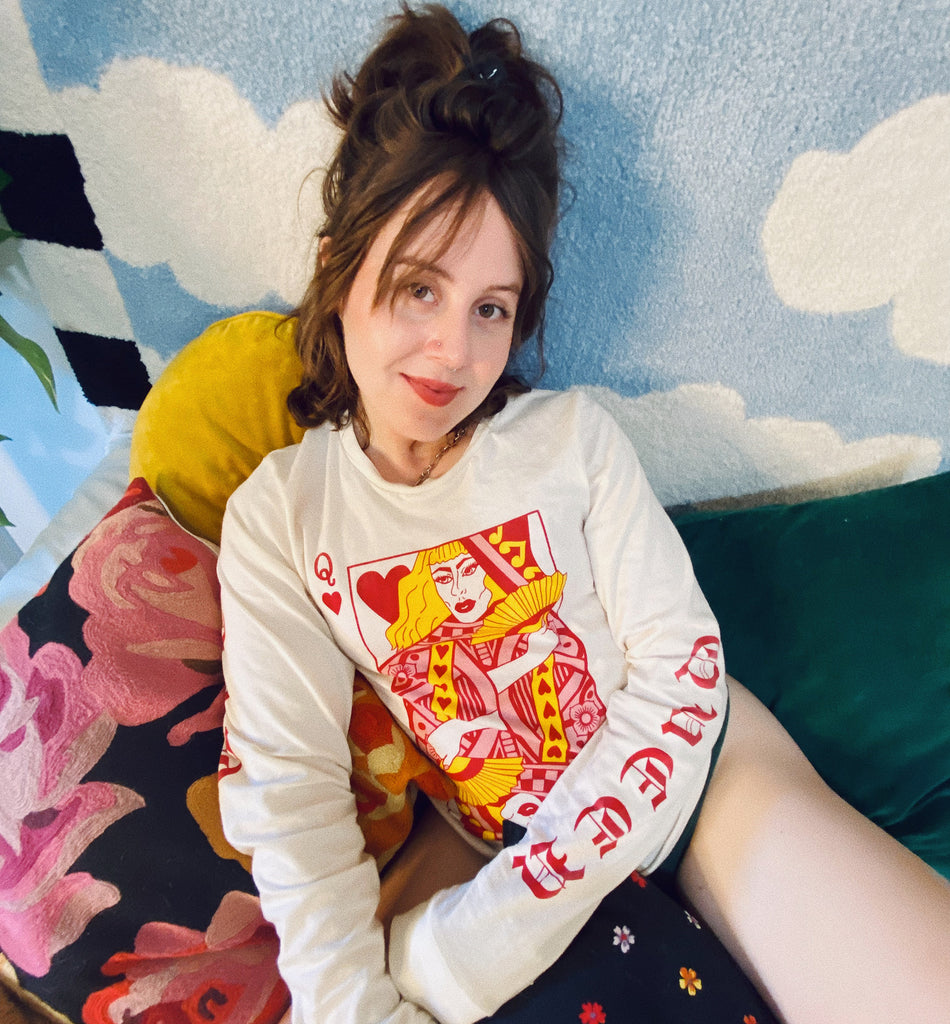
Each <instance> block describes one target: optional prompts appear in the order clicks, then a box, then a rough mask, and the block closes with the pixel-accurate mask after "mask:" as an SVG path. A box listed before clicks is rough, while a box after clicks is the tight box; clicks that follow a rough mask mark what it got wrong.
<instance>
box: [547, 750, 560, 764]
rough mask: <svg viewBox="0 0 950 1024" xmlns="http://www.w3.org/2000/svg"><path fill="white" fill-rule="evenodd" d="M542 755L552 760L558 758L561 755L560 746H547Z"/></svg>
mask: <svg viewBox="0 0 950 1024" xmlns="http://www.w3.org/2000/svg"><path fill="white" fill-rule="evenodd" d="M544 756H545V757H547V758H549V759H550V760H552V761H553V760H555V759H557V758H559V757H560V756H561V748H560V747H548V751H547V753H546V754H545V755H544Z"/></svg>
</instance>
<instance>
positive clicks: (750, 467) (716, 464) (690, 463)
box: [581, 384, 941, 507]
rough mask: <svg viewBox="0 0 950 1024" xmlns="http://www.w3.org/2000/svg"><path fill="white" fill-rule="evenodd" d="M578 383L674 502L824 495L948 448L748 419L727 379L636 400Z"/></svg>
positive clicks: (904, 472) (904, 469)
mask: <svg viewBox="0 0 950 1024" xmlns="http://www.w3.org/2000/svg"><path fill="white" fill-rule="evenodd" d="M581 390H584V391H586V392H587V393H588V394H590V395H591V397H593V398H594V399H595V400H597V401H598V402H600V404H601V405H603V406H604V407H605V408H606V409H607V410H608V411H609V412H610V413H611V414H612V415H613V416H614V417H615V418H616V419H617V421H618V422H619V423H620V425H621V426H622V427H623V429H624V430H625V431H626V433H627V434H628V436H629V437H630V438H631V440H632V441H633V444H634V446H635V448H636V449H637V454H638V455H639V457H640V461H641V463H642V464H643V468H644V471H645V472H646V474H647V478H648V479H649V481H650V483H651V485H652V487H653V489H654V491H655V492H656V495H657V497H658V498H659V499H660V501H661V502H662V503H663V504H664V505H665V506H667V507H670V506H673V505H685V504H709V505H722V506H739V505H755V504H763V503H765V502H768V501H802V500H805V499H809V498H824V497H830V496H832V495H836V494H848V493H853V492H855V491H861V490H868V489H871V488H874V487H885V486H888V485H890V484H896V483H903V482H904V481H907V480H915V479H918V478H920V477H924V476H929V475H931V474H933V473H935V472H937V470H938V468H939V465H940V456H941V447H940V444H939V443H938V442H937V441H935V440H933V439H931V438H926V437H917V436H914V435H906V434H892V435H885V436H882V437H869V438H864V439H862V440H859V441H851V442H848V441H845V440H844V439H843V438H842V437H841V435H840V434H839V433H838V432H837V431H836V430H835V429H834V428H833V427H832V426H830V425H829V424H827V423H822V422H806V421H801V420H794V419H791V418H789V417H775V416H769V417H761V418H749V417H748V416H747V414H746V406H745V402H744V401H743V399H742V396H741V395H739V394H738V393H737V392H736V391H733V390H732V389H731V388H727V387H725V386H723V385H721V384H684V385H682V386H681V387H678V388H675V389H674V390H672V391H654V392H651V393H650V394H647V395H643V396H641V397H639V398H626V397H624V396H622V395H620V394H618V393H617V392H615V391H612V390H610V389H609V388H601V387H585V388H582V389H581ZM722 499H726V500H722Z"/></svg>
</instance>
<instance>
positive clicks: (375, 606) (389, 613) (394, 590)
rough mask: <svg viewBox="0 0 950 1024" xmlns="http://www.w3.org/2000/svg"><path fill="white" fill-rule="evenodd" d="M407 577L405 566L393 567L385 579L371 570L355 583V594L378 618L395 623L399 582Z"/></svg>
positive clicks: (406, 567)
mask: <svg viewBox="0 0 950 1024" xmlns="http://www.w3.org/2000/svg"><path fill="white" fill-rule="evenodd" d="M408 575H409V568H408V566H405V565H396V566H393V568H392V569H390V570H389V572H388V573H386V576H385V578H383V576H381V575H380V574H379V573H378V572H376V570H375V569H371V570H370V571H369V572H364V573H363V575H362V576H360V578H359V579H358V580H357V581H356V592H357V594H359V596H360V598H361V600H362V601H363V602H364V603H365V604H367V605H369V607H370V608H372V610H373V611H374V612H376V614H377V615H378V616H379V617H380V618H382V619H385V620H386V621H387V622H395V621H396V619H397V618H398V617H399V581H400V580H401V579H402V578H403V576H408Z"/></svg>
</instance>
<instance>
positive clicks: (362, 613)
mask: <svg viewBox="0 0 950 1024" xmlns="http://www.w3.org/2000/svg"><path fill="white" fill-rule="evenodd" d="M348 576H349V584H350V593H351V595H352V597H353V606H354V610H355V613H356V619H357V623H358V626H359V630H360V635H361V636H362V639H363V642H364V644H365V645H366V647H367V649H368V651H369V653H370V654H371V655H372V657H373V659H374V660H375V662H376V667H377V669H378V670H379V672H380V673H382V674H383V675H385V676H388V677H389V685H390V688H391V690H392V693H393V694H394V695H395V696H396V697H398V698H399V699H401V700H402V702H403V705H404V707H405V710H406V715H407V717H408V721H409V726H410V729H411V731H412V733H413V735H414V736H415V737H416V742H417V743H418V744H419V746H420V747H421V748H422V749H423V750H424V751H425V752H426V753H427V754H428V755H429V756H430V757H431V758H432V759H433V760H434V761H436V762H437V763H438V764H440V765H441V766H442V768H443V769H444V770H445V771H446V773H447V774H448V775H449V776H450V777H451V778H452V780H453V781H454V782H455V784H456V786H457V788H458V796H457V798H456V802H457V804H458V808H459V811H460V813H461V817H462V820H463V822H464V824H465V826H466V827H467V828H468V829H469V830H470V831H472V832H473V833H475V834H476V835H478V836H480V837H482V838H485V839H500V838H501V828H502V820H503V819H506V818H507V819H511V820H512V821H515V822H518V823H519V824H524V823H525V822H526V821H527V819H528V818H530V816H531V815H532V814H533V813H534V811H535V810H536V809H537V807H538V806H539V804H540V802H541V800H542V799H543V797H544V795H545V794H546V793H547V792H548V790H550V788H551V786H553V785H554V783H555V781H556V780H557V778H558V776H559V775H560V774H561V772H563V770H564V769H565V767H566V766H567V765H568V764H569V763H570V761H571V760H572V759H573V757H574V755H575V754H576V753H577V751H579V750H580V749H581V748H582V747H583V746H584V744H585V743H586V742H587V741H588V739H589V738H590V737H591V735H592V734H593V733H594V732H595V731H596V729H597V728H598V726H599V725H600V724H601V722H602V721H603V719H604V716H605V714H606V709H605V707H604V704H603V702H602V701H601V699H600V697H599V696H598V694H597V688H596V686H595V684H594V680H593V679H592V678H591V676H590V674H589V672H588V669H587V655H586V652H585V650H584V646H583V644H582V643H581V641H580V639H579V638H578V637H577V636H576V635H575V634H574V633H573V632H572V631H571V629H570V628H569V627H568V626H567V625H566V624H565V622H564V621H563V620H562V619H561V618H560V616H559V614H558V609H559V607H560V604H561V598H562V594H563V591H564V587H565V584H566V582H567V580H566V577H565V575H564V574H563V573H560V572H558V571H557V567H556V566H555V564H554V559H553V557H552V555H551V550H550V546H549V544H548V539H547V535H546V532H545V529H544V525H543V523H542V521H541V516H540V514H539V513H538V512H531V513H529V514H527V515H524V516H521V517H519V518H518V519H513V520H511V521H509V522H506V523H503V524H502V525H501V526H497V527H495V528H493V529H490V530H485V531H483V532H481V533H477V534H473V535H471V536H468V537H463V538H461V539H458V540H453V541H450V542H448V543H445V544H441V545H439V546H437V547H432V548H426V549H424V550H422V551H418V552H411V553H408V554H405V555H400V556H395V557H392V558H388V559H383V560H380V561H376V562H370V563H363V564H361V565H356V566H351V567H350V568H349V569H348Z"/></svg>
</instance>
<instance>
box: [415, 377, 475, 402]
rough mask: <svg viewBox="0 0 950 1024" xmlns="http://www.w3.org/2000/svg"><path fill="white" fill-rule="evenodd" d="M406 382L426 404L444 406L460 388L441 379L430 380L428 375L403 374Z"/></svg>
mask: <svg viewBox="0 0 950 1024" xmlns="http://www.w3.org/2000/svg"><path fill="white" fill-rule="evenodd" d="M403 377H404V378H405V380H406V383H407V384H408V385H409V387H411V388H412V390H413V391H415V393H416V394H417V395H418V396H419V397H420V398H421V399H422V401H423V402H425V403H426V404H427V405H436V406H439V407H441V406H444V405H448V404H449V402H451V401H452V399H453V398H455V396H456V395H457V394H458V393H459V392H460V391H461V390H462V389H461V388H457V387H455V385H453V384H446V383H445V382H444V381H441V380H431V379H430V378H428V377H410V376H409V375H408V374H405V373H404V374H403Z"/></svg>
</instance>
